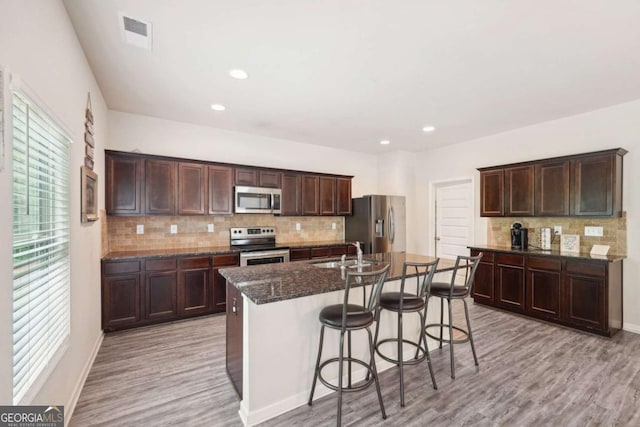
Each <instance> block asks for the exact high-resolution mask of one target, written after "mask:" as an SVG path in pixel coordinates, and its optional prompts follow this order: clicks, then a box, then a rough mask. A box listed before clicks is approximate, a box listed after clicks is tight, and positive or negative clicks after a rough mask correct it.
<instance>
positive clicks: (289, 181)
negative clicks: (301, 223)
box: [280, 173, 302, 216]
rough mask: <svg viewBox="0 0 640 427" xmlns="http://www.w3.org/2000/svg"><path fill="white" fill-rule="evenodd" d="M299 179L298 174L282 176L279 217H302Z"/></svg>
mask: <svg viewBox="0 0 640 427" xmlns="http://www.w3.org/2000/svg"><path fill="white" fill-rule="evenodd" d="M300 193H301V178H300V175H299V174H290V173H285V174H283V175H282V200H281V206H280V212H281V213H280V215H291V216H295V215H302V200H301V194H300Z"/></svg>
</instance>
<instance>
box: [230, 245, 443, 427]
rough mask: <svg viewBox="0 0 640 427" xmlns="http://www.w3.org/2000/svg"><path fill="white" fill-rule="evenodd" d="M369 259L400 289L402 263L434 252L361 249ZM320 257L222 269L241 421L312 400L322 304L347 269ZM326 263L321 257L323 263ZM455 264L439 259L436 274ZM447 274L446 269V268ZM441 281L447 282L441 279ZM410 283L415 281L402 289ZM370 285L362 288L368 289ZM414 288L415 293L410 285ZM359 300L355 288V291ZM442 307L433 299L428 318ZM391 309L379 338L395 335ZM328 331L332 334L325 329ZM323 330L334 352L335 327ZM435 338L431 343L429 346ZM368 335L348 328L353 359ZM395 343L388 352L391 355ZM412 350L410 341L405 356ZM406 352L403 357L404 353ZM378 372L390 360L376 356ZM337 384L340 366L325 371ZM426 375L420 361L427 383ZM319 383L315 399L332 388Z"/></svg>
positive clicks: (412, 328)
mask: <svg viewBox="0 0 640 427" xmlns="http://www.w3.org/2000/svg"><path fill="white" fill-rule="evenodd" d="M365 260H366V261H369V262H371V265H370V266H369V267H364V268H363V270H364V271H370V270H372V269H373V270H377V269H380V268H382V267H384V266H385V265H387V264H389V265H390V270H389V273H388V276H387V281H386V282H385V285H384V289H383V292H386V291H390V290H397V289H398V288H399V285H400V280H399V279H400V278H401V276H402V266H403V263H404V262H405V261H411V262H428V261H432V260H433V258H432V257H427V256H421V255H414V254H406V253H385V254H373V255H366V256H365ZM318 262H319V261H317V260H316V261H300V262H291V263H283V264H267V265H256V266H249V267H232V268H223V269H221V270H220V274H222V276H223V277H225V278H226V280H227V372H228V374H229V377H230V379H231V381H232V383H233V385H234V387H235V388H236V390H237V392H238V395H239V396H240V398H241V403H240V410H239V414H240V417H241V419H242V421H243V423H244V424H245V425H256V424H258V423H260V422H263V421H265V420H267V419H270V418H273V417H275V416H277V415H279V414H281V413H284V412H286V411H289V410H291V409H294V408H296V407H298V406H301V405H304V404H306V402H307V399H308V398H309V392H310V390H311V381H312V379H313V371H314V365H315V358H316V356H317V351H318V340H319V334H320V323H319V322H318V314H319V313H320V310H321V309H322V308H323V307H325V306H327V305H331V304H341V303H342V302H343V297H344V271H345V270H344V269H340V268H321V267H319V266H317V265H314V264H318ZM322 262H323V263H324V262H326V260H323V261H322ZM452 268H453V262H451V261H446V260H441V261H440V265H439V266H438V273H437V274H438V275H447V274H448V272H450V270H451V269H452ZM449 274H450V273H449ZM439 280H444V278H443V277H440V278H439ZM412 289H415V282H414V281H411V282H409V284H408V287H407V291H411V290H412ZM368 290H369V289H368V287H367V289H366V291H368ZM414 292H415V291H414ZM353 297H354V298H359V297H360V294H359V289H354V290H353ZM439 310H440V305H439V304H432V305H431V306H430V308H429V313H428V315H427V318H428V319H429V320H428V322H430V321H435V320H436V319H439V316H440V311H439ZM396 322H397V320H396V316H395V314H391V313H386V312H383V315H382V317H381V319H380V325H381V327H380V337H381V338H384V337H390V336H395V334H396V324H397V323H396ZM403 327H404V334H405V337H409V336H414V337H415V336H417V334H418V333H419V321H418V316H417V315H407V316H405V318H404V321H403ZM330 332H331V333H330ZM333 332H335V331H329V330H328V331H327V333H326V335H325V342H324V347H323V354H325V355H327V356H328V357H331V356H329V355H337V354H338V333H337V332H335V335H334V334H333ZM436 346H437V344H436V343H435V342H431V341H429V342H428V347H429V348H431V349H433V348H435V347H436ZM367 348H368V347H367V343H366V334H358V333H356V334H353V349H352V351H353V353H354V356H355V357H359V358H362V359H364V360H368V350H367ZM393 350H394V349H393V346H390V348H389V349H388V350H386V349H385V352H387V351H388V353H389V354H390V355H393V356H395V353H394V352H393ZM413 351H414V349H412V348H409V347H407V348H406V349H405V352H406V354H407V355H409V354H412V353H413ZM405 357H407V356H405ZM376 364H377V365H378V370H379V371H383V370H385V369H388V368H390V367H392V366H394V365H392V364H390V363H388V362H384V361H383V360H382V359H379V358H378V359H377V360H376ZM364 374H365V370H364V369H360V370H355V371H354V373H353V376H354V378H355V380H356V381H357V380H359V379H360V378H363V377H364ZM325 375H326V377H327V378H328V379H329V380H330V381H332V382H334V383H336V382H337V369H336V370H335V371H333V372H332V371H331V370H330V369H329V368H327V370H326V371H325ZM428 378H429V374H428V370H427V367H426V363H425V381H428ZM330 392H331V390H329V389H328V388H326V387H324V386H322V385H320V384H319V385H318V388H317V389H316V394H315V397H316V398H319V397H321V396H323V395H326V394H328V393H330Z"/></svg>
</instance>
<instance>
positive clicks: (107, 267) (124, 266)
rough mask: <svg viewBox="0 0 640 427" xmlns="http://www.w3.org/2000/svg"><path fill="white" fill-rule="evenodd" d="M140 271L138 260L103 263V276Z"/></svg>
mask: <svg viewBox="0 0 640 427" xmlns="http://www.w3.org/2000/svg"><path fill="white" fill-rule="evenodd" d="M139 271H140V260H137V261H109V262H105V263H104V274H126V273H137V272H139Z"/></svg>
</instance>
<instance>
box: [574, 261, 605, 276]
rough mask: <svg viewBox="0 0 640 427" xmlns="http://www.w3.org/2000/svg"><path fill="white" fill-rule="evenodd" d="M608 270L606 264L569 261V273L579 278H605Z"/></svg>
mask: <svg viewBox="0 0 640 427" xmlns="http://www.w3.org/2000/svg"><path fill="white" fill-rule="evenodd" d="M606 272H607V269H606V266H605V265H604V264H600V263H597V264H596V263H590V262H578V261H567V273H569V274H576V275H578V276H597V277H604V276H605V275H606Z"/></svg>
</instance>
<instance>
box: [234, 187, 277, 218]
mask: <svg viewBox="0 0 640 427" xmlns="http://www.w3.org/2000/svg"><path fill="white" fill-rule="evenodd" d="M281 197H282V190H280V189H279V188H265V187H245V186H236V189H235V212H236V213H270V214H279V213H280V199H281Z"/></svg>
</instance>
